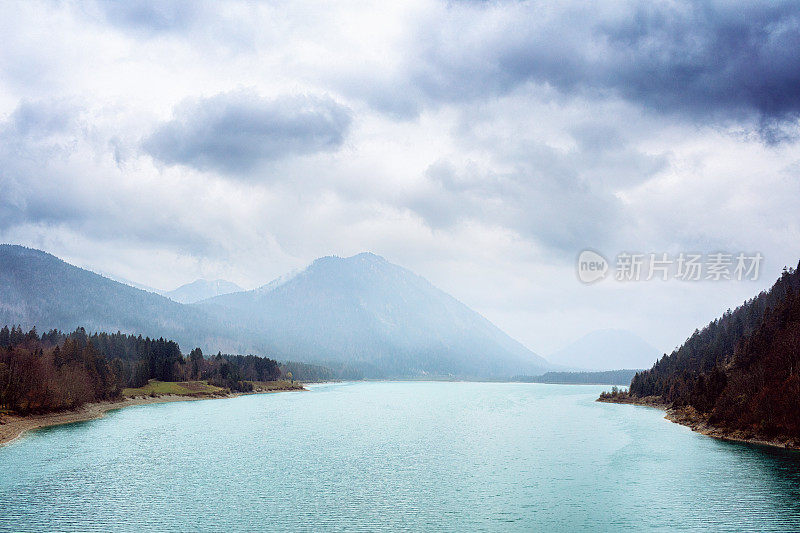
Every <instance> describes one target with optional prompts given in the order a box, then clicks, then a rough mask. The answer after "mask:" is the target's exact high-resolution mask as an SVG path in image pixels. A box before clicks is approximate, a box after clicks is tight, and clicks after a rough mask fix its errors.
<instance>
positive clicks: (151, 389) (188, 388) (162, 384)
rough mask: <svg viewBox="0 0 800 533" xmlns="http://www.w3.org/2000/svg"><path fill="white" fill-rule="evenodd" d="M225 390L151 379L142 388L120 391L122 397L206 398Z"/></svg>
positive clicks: (199, 384)
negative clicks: (165, 396) (166, 395)
mask: <svg viewBox="0 0 800 533" xmlns="http://www.w3.org/2000/svg"><path fill="white" fill-rule="evenodd" d="M224 390H225V389H223V388H220V387H215V386H214V385H209V384H208V382H206V381H158V380H155V379H151V380H150V381H148V382H147V385H145V386H144V387H139V388H137V389H122V395H123V396H161V395H163V394H177V395H180V396H207V395H213V394H219V393H220V392H223V391H224Z"/></svg>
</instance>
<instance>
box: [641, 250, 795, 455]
mask: <svg viewBox="0 0 800 533" xmlns="http://www.w3.org/2000/svg"><path fill="white" fill-rule="evenodd" d="M798 269H800V265H798ZM798 269H792V268H789V269H786V270H784V272H783V274H782V276H781V277H780V279H778V281H777V282H776V283H775V284H774V285H773V286H772V288H771V289H770V290H769V291H765V292H762V293H761V294H759V295H758V296H756V297H755V298H753V299H751V300H749V301H747V302H745V303H744V304H743V305H742V306H740V307H738V308H737V309H736V310H734V311H730V310H729V311H728V312H726V313H725V314H724V315H723V316H722V317H721V318H719V319H717V320H714V321H713V322H711V323H710V324H709V325H708V326H706V327H705V328H704V329H703V330H702V331H695V332H694V334H693V335H692V336H691V337H689V339H688V340H687V341H686V342H685V343H684V344H683V345H682V346H681V347H680V348H678V349H677V350H675V351H674V352H673V353H672V354H670V355H665V356H664V357H663V358H661V360H659V361H658V362H657V363H656V364H655V365H654V366H653V368H651V369H649V370H645V371H643V372H640V373H638V374H636V376H634V378H633V380H632V381H631V386H630V395H631V397H633V398H634V399H635V398H640V399H641V398H644V397H652V396H655V397H659V398H660V399H661V401H663V402H665V403H669V404H672V405H673V406H675V407H684V406H690V407H693V408H694V409H696V410H697V411H698V412H699V413H701V414H703V415H706V416H707V417H708V421H709V423H711V424H714V425H717V426H721V427H725V428H730V429H736V430H743V431H747V432H751V433H752V434H754V435H759V436H765V437H773V436H785V437H792V438H798V439H800V270H798Z"/></svg>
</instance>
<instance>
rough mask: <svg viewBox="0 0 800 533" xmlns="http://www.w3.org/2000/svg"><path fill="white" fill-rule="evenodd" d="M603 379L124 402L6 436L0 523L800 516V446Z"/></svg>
mask: <svg viewBox="0 0 800 533" xmlns="http://www.w3.org/2000/svg"><path fill="white" fill-rule="evenodd" d="M603 388H604V387H598V386H581V385H575V386H573V385H543V384H521V383H520V384H517V383H439V382H360V383H338V384H321V385H312V386H310V390H309V391H308V392H294V393H279V394H263V395H251V396H241V397H237V398H230V399H221V400H208V401H198V402H179V403H165V404H156V405H144V406H138V407H130V408H126V409H122V410H118V411H114V412H110V413H108V414H107V416H106V417H105V418H103V419H100V420H94V421H89V422H81V423H77V424H70V425H66V426H58V427H52V428H45V429H42V430H38V431H35V432H32V433H29V434H27V435H26V436H24V437H23V438H21V439H18V440H17V441H14V442H12V443H11V444H10V445H8V446H5V447H2V448H0V530H2V531H14V532H19V531H28V530H35V531H42V530H59V531H109V530H111V531H142V530H158V531H195V530H208V531H222V530H231V531H254V530H269V531H274V530H293V531H294V530H316V531H320V530H349V531H353V530H371V531H374V530H386V531H397V530H417V531H422V530H425V531H439V530H448V531H456V530H458V531H465V530H467V531H484V530H485V531H517V530H518V531H530V530H544V531H576V530H596V531H613V530H619V529H633V530H636V531H641V530H654V531H655V530H662V531H673V530H700V529H711V530H719V531H744V530H748V531H756V530H761V531H789V530H795V531H797V530H800V454H798V453H794V452H786V451H782V450H772V449H768V448H761V447H755V446H749V445H743V444H733V443H726V442H721V441H717V440H714V439H711V438H708V437H705V436H702V435H699V434H696V433H693V432H692V431H690V430H689V429H687V428H685V427H683V426H679V425H677V424H673V423H671V422H668V421H666V420H664V419H663V413H662V412H660V411H657V410H655V409H650V408H646V407H635V406H630V405H612V404H601V403H596V402H594V399H595V398H596V397H597V395H598V394H599V392H600V391H601V390H602V389H603Z"/></svg>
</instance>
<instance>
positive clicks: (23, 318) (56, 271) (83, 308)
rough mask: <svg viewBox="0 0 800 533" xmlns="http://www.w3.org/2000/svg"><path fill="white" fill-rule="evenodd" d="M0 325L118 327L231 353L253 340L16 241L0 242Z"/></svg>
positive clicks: (186, 345)
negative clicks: (19, 244) (13, 243)
mask: <svg viewBox="0 0 800 533" xmlns="http://www.w3.org/2000/svg"><path fill="white" fill-rule="evenodd" d="M0 324H20V325H22V326H23V327H24V328H26V329H27V328H31V327H33V326H36V328H37V329H38V330H39V331H46V330H49V329H51V328H55V329H61V330H63V331H72V330H74V329H75V328H77V327H79V326H83V327H85V328H86V329H87V330H89V331H109V332H115V331H121V332H123V333H129V334H134V335H144V336H150V337H161V336H164V337H167V338H170V339H174V340H175V341H177V342H178V343H179V344H180V345H181V347H182V348H183V349H184V351H188V350H190V349H192V347H194V346H201V347H203V349H209V350H210V349H214V351H216V350H223V351H230V352H236V351H239V350H243V349H247V348H249V347H252V345H253V344H254V342H253V341H254V339H253V338H252V336H250V335H249V334H248V333H247V332H244V331H242V330H241V329H236V328H234V327H232V326H230V325H228V324H226V323H225V321H222V320H220V319H219V318H217V317H211V316H209V315H208V314H207V313H204V312H203V311H202V310H200V309H197V308H193V307H189V306H186V305H182V304H179V303H176V302H173V301H172V300H170V299H168V298H165V297H163V296H160V295H158V294H155V293H152V292H147V291H144V290H141V289H137V288H134V287H131V286H128V285H125V284H123V283H119V282H117V281H113V280H111V279H108V278H105V277H103V276H100V275H99V274H95V273H94V272H90V271H88V270H84V269H82V268H78V267H76V266H73V265H70V264H68V263H66V262H64V261H62V260H61V259H58V258H57V257H55V256H52V255H50V254H48V253H45V252H41V251H39V250H32V249H30V248H24V247H22V246H13V245H6V244H3V245H0Z"/></svg>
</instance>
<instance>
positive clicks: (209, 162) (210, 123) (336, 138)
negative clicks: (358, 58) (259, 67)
mask: <svg viewBox="0 0 800 533" xmlns="http://www.w3.org/2000/svg"><path fill="white" fill-rule="evenodd" d="M350 123H351V116H350V111H349V110H348V109H347V108H346V107H344V106H342V105H340V104H338V103H337V102H335V101H334V100H332V99H330V98H317V97H311V96H290V97H282V98H278V99H274V100H268V99H265V98H262V97H260V96H258V95H257V94H256V93H254V92H251V91H237V92H230V93H222V94H219V95H216V96H213V97H211V98H205V99H197V100H191V101H187V102H184V103H183V104H181V105H180V106H178V107H177V108H176V109H175V113H174V118H173V119H172V120H170V121H169V122H167V123H165V124H162V125H161V126H160V127H158V128H157V129H156V130H155V131H154V132H153V134H152V135H150V136H149V137H148V138H147V139H145V141H144V143H143V148H144V149H145V151H146V152H148V153H149V154H150V155H151V156H153V157H154V158H155V159H157V160H159V161H162V162H164V163H167V164H182V165H187V166H191V167H194V168H197V169H199V170H218V171H222V172H225V173H227V174H235V175H240V174H243V173H246V172H248V171H250V170H253V169H254V168H256V167H258V166H259V165H260V164H262V163H264V162H268V161H275V160H278V159H282V158H285V157H289V156H295V155H304V154H312V153H316V152H324V151H333V150H336V149H338V148H339V147H340V146H341V144H342V142H343V141H344V138H345V136H346V135H347V132H348V130H349V128H350Z"/></svg>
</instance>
